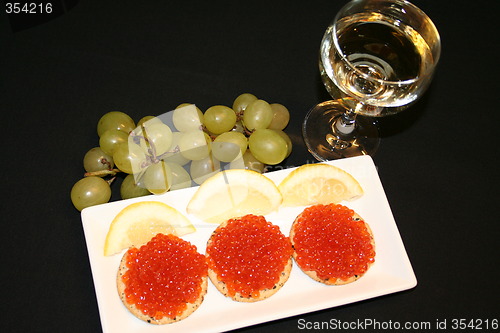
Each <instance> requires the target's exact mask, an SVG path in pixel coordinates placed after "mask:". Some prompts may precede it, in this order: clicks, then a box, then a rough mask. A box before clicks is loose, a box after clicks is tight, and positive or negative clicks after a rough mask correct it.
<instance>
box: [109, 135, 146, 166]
mask: <svg viewBox="0 0 500 333" xmlns="http://www.w3.org/2000/svg"><path fill="white" fill-rule="evenodd" d="M129 139H130V138H129ZM130 141H131V140H129V141H127V142H124V143H121V144H120V145H119V146H118V149H116V151H115V153H114V154H113V160H114V162H115V165H116V167H117V168H118V169H120V171H122V172H125V173H128V174H132V173H139V172H141V171H142V167H141V164H142V163H144V162H145V161H146V155H145V154H144V152H143V150H142V149H141V147H140V146H138V145H136V144H135V143H133V142H130Z"/></svg>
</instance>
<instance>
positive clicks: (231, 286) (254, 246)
mask: <svg viewBox="0 0 500 333" xmlns="http://www.w3.org/2000/svg"><path fill="white" fill-rule="evenodd" d="M254 219H259V220H260V223H264V222H265V223H269V222H267V221H265V219H264V217H262V216H255V215H246V216H243V217H241V218H236V219H230V220H228V221H226V222H223V223H222V224H220V225H219V226H218V227H217V229H216V230H215V231H214V232H213V233H212V235H211V236H210V238H209V240H208V242H207V251H206V255H207V261H208V276H209V278H210V280H211V281H212V283H213V284H214V285H215V287H216V288H217V290H219V291H220V292H221V293H222V294H223V295H224V296H226V297H229V298H231V299H233V300H235V301H238V302H257V301H261V300H264V299H266V298H269V297H271V296H272V295H274V294H275V293H277V292H278V290H280V289H281V287H283V285H284V284H285V282H286V281H287V280H288V278H289V277H290V273H291V270H292V262H293V260H292V253H293V250H292V247H291V243H290V240H289V239H288V237H286V236H284V235H283V234H282V233H281V232H280V231H279V229H278V228H277V227H276V226H274V227H275V229H274V230H273V231H270V230H269V228H268V229H266V231H267V233H265V234H266V236H267V237H262V235H260V237H254V239H255V242H252V243H251V245H245V244H246V243H245V242H244V241H243V240H242V241H241V242H233V243H231V245H229V243H228V242H224V241H221V240H220V239H221V237H224V236H226V235H227V234H228V233H230V232H231V230H232V229H233V228H238V226H237V224H238V223H252V222H251V221H252V220H254ZM243 221H245V222H243ZM262 221H264V222H262ZM240 226H241V225H240ZM250 229H251V228H250ZM247 230H248V229H247ZM260 230H262V229H260ZM214 243H217V245H216V246H215V245H214ZM271 245H272V246H275V245H276V246H277V247H276V248H275V249H274V250H275V251H274V253H272V255H269V253H268V252H267V251H268V249H269V248H270V246H271ZM214 247H217V251H219V250H220V251H221V253H224V252H225V251H236V253H237V254H239V255H243V256H244V258H243V259H241V260H242V262H241V266H238V267H232V271H230V272H229V273H227V272H226V273H225V274H218V273H217V272H218V271H221V270H223V269H224V268H223V267H228V266H226V265H228V263H227V262H222V261H221V260H220V259H219V258H218V257H217V255H216V252H214ZM225 247H227V248H228V249H226V248H225ZM229 247H231V249H229ZM221 248H222V249H221ZM249 253H252V254H249ZM266 253H267V254H266ZM275 255H276V256H277V259H276V260H277V261H280V262H282V263H281V265H280V264H279V263H278V262H277V261H276V262H273V263H272V264H271V265H269V266H266V265H265V264H262V263H263V262H265V260H267V258H269V257H271V256H275ZM264 256H267V258H266V257H264ZM222 260H223V261H225V259H222ZM228 260H229V259H228ZM232 264H233V265H234V262H233V263H232ZM261 264H262V265H261ZM230 265H231V264H230ZM248 265H250V267H252V268H251V269H250V270H249V269H248V268H245V267H248ZM270 266H272V267H273V269H271V270H272V272H268V268H270ZM235 271H240V273H239V274H235ZM251 274H254V275H255V276H263V275H266V278H269V279H270V280H271V279H272V281H275V282H274V283H272V284H270V282H269V280H267V283H266V284H267V285H268V286H267V287H261V288H260V289H258V290H255V289H252V290H251V292H244V293H242V292H241V291H239V290H238V287H235V285H237V283H236V282H235V281H237V282H241V281H244V280H247V279H250V278H251V277H250V275H251ZM242 283H243V282H242ZM247 291H248V290H247Z"/></svg>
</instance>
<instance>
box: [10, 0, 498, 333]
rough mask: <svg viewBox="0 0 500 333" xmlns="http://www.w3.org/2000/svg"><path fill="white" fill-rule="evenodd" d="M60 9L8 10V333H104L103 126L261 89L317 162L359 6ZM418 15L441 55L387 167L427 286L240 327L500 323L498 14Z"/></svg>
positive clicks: (443, 4) (444, 6) (481, 8)
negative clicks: (324, 76)
mask: <svg viewBox="0 0 500 333" xmlns="http://www.w3.org/2000/svg"><path fill="white" fill-rule="evenodd" d="M58 3H60V9H58V10H59V12H58V13H57V14H58V15H54V16H57V17H55V18H53V19H49V18H42V17H35V16H33V17H29V16H28V17H26V15H25V16H24V17H23V18H16V17H13V16H12V15H11V16H10V17H8V16H7V15H6V14H5V12H4V9H3V8H2V12H1V13H0V110H1V115H2V117H1V119H2V126H1V130H0V135H1V142H2V151H1V154H0V155H1V156H2V180H1V181H2V192H3V199H2V201H1V215H2V222H1V225H0V235H1V242H0V244H1V267H2V272H1V273H0V274H1V280H0V281H1V291H0V295H1V299H2V301H1V302H0V307H1V308H0V313H1V314H2V320H0V327H1V330H2V331H4V332H67V331H71V332H99V331H101V324H100V320H99V313H98V308H97V301H96V297H95V293H94V286H93V281H92V274H91V270H90V265H89V261H88V257H87V249H86V245H85V238H84V234H83V229H82V225H81V220H80V214H79V212H78V211H76V210H75V209H74V207H73V206H72V204H71V201H70V197H69V192H70V190H71V187H72V185H73V184H74V183H75V182H76V181H77V180H78V179H80V178H81V177H82V174H83V167H82V159H83V155H84V154H85V152H86V151H87V150H89V149H90V148H92V147H94V146H96V145H97V144H98V138H97V133H96V125H97V121H98V120H99V118H100V117H101V116H102V115H103V114H104V113H106V112H108V111H112V110H121V111H124V112H126V113H128V114H130V115H131V116H132V117H133V118H134V119H135V120H136V121H137V120H139V119H140V118H142V117H143V116H145V115H159V114H162V113H164V112H167V111H169V110H172V109H173V108H175V107H176V106H177V105H178V104H180V103H183V102H191V103H196V104H197V105H198V106H199V107H200V108H201V109H203V110H205V109H206V108H208V107H210V106H212V105H215V104H225V105H231V104H232V102H233V100H234V98H235V97H236V96H238V95H239V94H240V93H243V92H251V93H253V94H255V95H257V96H258V97H259V98H262V99H265V100H267V101H269V102H278V103H282V104H284V105H286V106H287V107H288V108H289V109H290V111H291V113H292V119H291V122H290V124H289V126H288V128H287V129H286V131H287V132H288V133H289V134H290V136H291V137H292V140H293V143H294V147H293V149H294V150H293V153H292V155H291V156H290V157H289V158H288V159H287V160H286V161H285V162H284V163H283V165H284V166H298V165H301V164H304V163H311V162H313V158H312V156H311V155H310V154H309V153H308V152H307V149H306V148H305V146H304V143H303V141H302V137H301V132H300V127H301V123H302V120H303V117H304V115H305V114H306V112H307V111H308V109H309V108H311V107H312V106H313V105H315V104H316V103H318V102H321V101H324V100H326V99H328V96H327V94H326V92H325V90H324V88H323V86H322V83H321V81H320V78H319V74H318V66H317V56H318V48H319V42H320V40H321V37H322V35H323V32H324V30H325V28H326V27H327V25H328V24H329V23H330V21H331V20H332V18H333V16H334V15H335V13H336V12H337V11H338V10H339V9H340V7H341V6H342V5H343V4H344V1H333V0H329V1H326V0H325V1H319V0H312V1H295V2H292V1H287V2H285V1H268V2H259V1H245V2H243V1H238V2H236V1H232V2H231V1H227V2H222V1H162V2H160V1H79V2H78V1H68V2H58ZM415 4H417V5H418V6H419V7H420V8H422V9H423V10H424V11H425V12H427V13H428V14H429V16H430V17H431V18H432V19H433V21H434V22H435V24H436V25H437V27H438V29H439V30H440V33H441V38H442V57H441V60H440V64H439V66H438V68H437V71H436V75H435V78H434V81H433V83H432V84H431V86H430V88H429V90H428V91H427V93H426V94H425V95H424V96H423V97H422V98H421V100H420V101H419V102H417V104H415V105H414V106H412V107H411V108H410V109H407V110H406V111H404V112H402V113H400V114H399V115H396V116H391V117H388V118H385V119H382V120H381V130H382V135H383V139H382V143H381V146H380V149H379V151H378V153H377V154H376V155H375V156H374V161H375V164H376V165H377V167H378V171H379V174H380V178H381V180H382V183H383V185H384V188H385V191H386V194H387V196H388V198H389V202H390V204H391V207H392V210H393V214H394V216H395V219H396V221H397V224H398V228H399V230H400V233H401V236H402V238H403V241H404V243H405V246H406V249H407V252H408V255H409V257H410V260H411V262H412V265H413V268H414V270H415V274H416V276H417V279H418V286H417V287H416V288H414V289H412V290H409V291H405V292H401V293H397V294H392V295H388V296H384V297H379V298H376V299H371V300H367V301H363V302H358V303H355V304H350V305H346V306H341V307H338V308H332V309H327V310H324V311H320V312H315V313H311V314H305V315H302V316H298V317H294V318H288V319H283V320H279V321H276V322H271V323H265V324H261V325H258V326H255V327H250V328H244V329H242V330H241V331H244V332H254V331H255V332H256V331H259V332H260V331H263V332H273V331H285V330H286V331H298V325H297V322H298V319H299V318H305V319H306V320H307V321H328V320H330V319H338V320H341V321H356V320H358V319H359V320H364V319H375V320H378V321H386V322H388V321H390V320H391V321H392V322H395V321H398V322H405V321H411V322H420V321H429V322H431V323H433V324H434V323H435V322H436V320H444V319H447V320H448V325H449V327H450V325H451V320H452V319H454V318H455V319H459V318H463V319H467V320H469V319H484V320H486V319H489V320H492V319H494V318H496V319H500V316H499V307H498V298H499V296H500V293H499V285H500V283H498V278H499V257H498V255H499V251H498V248H499V246H498V239H499V236H500V235H499V218H498V205H499V199H500V196H499V194H498V187H499V185H500V184H499V177H498V171H499V168H498V164H497V163H498V162H497V161H498V158H497V157H498V155H499V154H498V153H499V148H498V144H499V140H498V124H499V123H500V116H499V111H500V110H499V107H498V105H499V103H498V102H499V92H498V78H499V77H500V76H499V74H500V73H499V70H498V17H497V15H498V12H499V9H500V6H499V2H498V1H495V0H491V1H485V0H475V1H443V0H442V1H429V0H428V1H424V0H419V1H415ZM58 8H59V7H58ZM117 184H119V182H118V183H117ZM117 184H115V185H114V186H113V189H114V192H115V193H117V192H118V186H117ZM116 199H117V197H116V196H115V197H114V198H113V200H116ZM297 301H298V302H300V300H297ZM249 316H251V313H249ZM483 328H485V326H484V325H483ZM351 331H354V330H351Z"/></svg>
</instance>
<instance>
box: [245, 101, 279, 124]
mask: <svg viewBox="0 0 500 333" xmlns="http://www.w3.org/2000/svg"><path fill="white" fill-rule="evenodd" d="M272 120H273V109H272V108H271V106H270V105H269V103H267V102H266V101H264V100H261V99H258V100H256V101H253V102H252V103H250V104H249V105H248V107H247V108H246V110H245V112H244V113H243V123H244V124H245V127H246V128H248V129H249V130H251V131H252V130H255V129H262V128H267V127H268V126H269V124H271V121H272Z"/></svg>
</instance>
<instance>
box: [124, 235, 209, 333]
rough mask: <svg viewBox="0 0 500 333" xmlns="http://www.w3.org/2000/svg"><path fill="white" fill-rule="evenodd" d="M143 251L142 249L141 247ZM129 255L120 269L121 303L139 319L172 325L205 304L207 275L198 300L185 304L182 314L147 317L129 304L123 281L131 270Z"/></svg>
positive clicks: (202, 282)
mask: <svg viewBox="0 0 500 333" xmlns="http://www.w3.org/2000/svg"><path fill="white" fill-rule="evenodd" d="M184 242H185V241H184ZM148 244H149V243H148ZM148 244H146V245H148ZM141 249H142V247H141ZM129 253H130V249H129V251H127V252H126V253H125V254H124V255H123V257H122V259H121V261H120V266H119V269H118V274H117V279H116V282H117V288H118V294H119V295H120V299H121V301H122V302H123V304H124V305H125V307H126V308H127V309H128V310H129V311H130V312H131V313H132V314H133V315H134V316H136V317H137V318H139V319H141V320H143V321H145V322H148V323H150V324H155V325H163V324H170V323H174V322H177V321H180V320H182V319H185V318H186V317H188V316H189V315H191V314H192V313H193V312H194V311H195V310H196V309H197V308H198V307H199V306H200V304H201V303H202V302H203V299H204V297H205V294H206V293H207V286H208V278H207V275H204V276H202V277H201V280H200V284H199V286H200V292H199V294H198V297H197V298H196V300H195V301H193V302H186V303H185V304H186V308H185V309H184V310H183V311H182V312H181V313H180V314H177V315H176V316H175V317H173V318H171V317H168V316H163V317H161V318H155V317H154V316H150V315H147V314H146V313H144V312H143V311H141V309H139V308H138V307H137V306H136V305H135V304H133V303H129V302H128V300H127V292H126V288H127V285H126V283H125V282H124V281H123V280H124V279H123V277H124V276H125V274H126V273H127V272H128V270H129V268H128V266H127V262H128V259H129V258H128V256H129ZM200 255H201V254H200ZM201 256H203V255H201ZM205 269H206V263H205ZM205 271H206V270H205ZM152 288H161V286H160V285H153V286H152Z"/></svg>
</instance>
